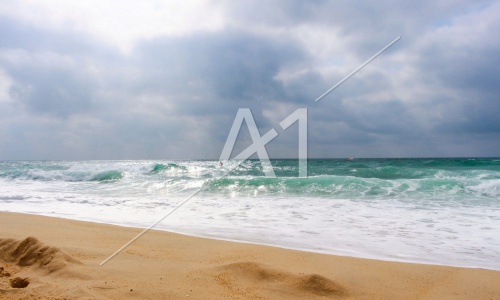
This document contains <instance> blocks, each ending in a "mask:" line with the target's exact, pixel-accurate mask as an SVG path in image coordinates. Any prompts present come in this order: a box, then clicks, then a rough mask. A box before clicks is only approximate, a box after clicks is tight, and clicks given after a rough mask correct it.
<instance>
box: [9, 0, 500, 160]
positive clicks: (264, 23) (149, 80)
mask: <svg viewBox="0 0 500 300" xmlns="http://www.w3.org/2000/svg"><path fill="white" fill-rule="evenodd" d="M498 28H500V2H499V1H461V0H456V1H455V0H445V1H434V0H432V1H430V0H422V1H394V0H380V1H320V0H318V1H293V0H290V1H288V0H276V1H246V0H242V1H229V0H227V1H201V0H196V1H150V0H145V1H131V0H120V1H118V0H110V1H97V0H88V1H57V0H45V1H34V0H18V1H2V2H0V160H87V159H218V158H219V156H220V154H221V152H222V149H223V147H224V144H225V142H226V139H227V137H228V134H229V131H230V129H231V126H232V124H233V121H234V119H235V117H236V114H237V112H238V109H239V108H250V109H251V112H252V114H253V118H254V119H255V122H256V124H257V126H258V129H259V131H260V135H261V136H263V135H264V134H265V133H267V132H268V131H269V130H271V129H273V128H274V129H275V130H276V131H277V132H278V133H279V135H278V136H277V137H276V138H275V139H274V140H272V141H271V142H269V143H268V144H267V145H266V148H267V151H268V153H269V156H270V157H271V158H296V157H297V155H298V143H299V140H298V124H294V125H292V126H290V127H289V128H288V129H287V130H283V129H281V127H280V125H279V123H280V122H281V121H282V120H283V119H285V118H286V117H287V116H289V115H290V114H291V113H293V112H294V111H295V110H297V109H299V108H306V109H307V112H308V114H307V126H308V135H307V137H308V156H309V157H310V158H345V157H480V156H488V157H498V156H500V38H499V35H498ZM398 36H400V37H401V39H400V40H399V41H398V42H396V43H395V44H394V45H392V46H391V47H390V48H389V49H387V50H386V51H385V52H383V53H382V54H381V55H380V56H378V57H377V58H376V59H374V60H373V61H372V62H371V63H370V64H368V65H367V66H366V67H364V68H363V69H362V70H360V71H359V72H357V73H356V74H355V75H354V76H352V77H351V78H349V79H348V80H347V81H345V82H344V83H343V84H342V85H340V86H339V87H338V88H336V89H335V90H333V91H332V92H331V93H330V94H328V95H327V96H326V97H325V98H323V99H322V100H321V101H318V102H315V101H314V100H315V99H316V98H318V97H319V96H320V95H321V94H323V93H324V92H325V91H327V90H328V89H329V88H330V87H332V86H333V85H335V84H336V83H337V82H339V81H340V80H341V79H343V78H344V77H345V76H346V75H348V74H349V73H351V72H352V71H353V70H355V69H356V68H357V67H359V66H360V65H361V64H362V63H364V62H365V61H366V60H367V59H369V58H370V57H371V56H372V55H374V54H375V53H377V52H378V51H379V50H381V49H382V48H383V47H385V46H386V45H388V44H389V43H390V42H391V41H393V40H394V39H395V38H397V37H398ZM252 143H253V141H252V139H251V137H250V135H249V133H248V128H247V127H246V125H245V124H244V125H243V126H242V127H241V129H240V135H239V136H238V139H237V142H236V147H235V149H234V150H233V155H232V156H236V155H237V154H239V152H241V150H243V149H245V148H246V147H248V146H249V145H251V144H252Z"/></svg>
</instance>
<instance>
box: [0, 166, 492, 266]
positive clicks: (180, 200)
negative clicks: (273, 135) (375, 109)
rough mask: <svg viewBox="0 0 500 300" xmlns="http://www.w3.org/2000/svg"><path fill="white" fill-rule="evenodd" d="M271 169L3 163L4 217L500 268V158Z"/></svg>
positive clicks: (1, 205)
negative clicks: (301, 174) (62, 220)
mask: <svg viewBox="0 0 500 300" xmlns="http://www.w3.org/2000/svg"><path fill="white" fill-rule="evenodd" d="M271 164H272V167H273V170H274V172H275V174H276V177H275V178H271V177H266V175H265V172H264V171H265V170H264V169H263V167H262V164H261V162H260V161H259V160H245V161H226V162H224V164H223V165H221V164H220V163H219V162H218V161H215V160H155V161H152V160H90V161H1V162H0V210H1V211H7V212H20V213H28V214H36V215H44V216H51V217H59V218H67V219H75V220H84V221H93V222H100V223H107V224H116V225H122V226H129V227H141V228H147V227H153V228H154V229H158V230H165V231H170V232H177V233H183V234H188V235H193V236H202V237H209V238H216V239H222V240H231V241H240V242H246V243H256V244H265V245H272V246H277V247H282V248H290V249H298V250H305V251H311V252H319V253H327V254H335V255H344V256H352V257H363V258H374V259H381V260H388V261H402V262H415V263H426V264H438V265H449V266H460V267H475V268H485V269H493V270H500V159H499V158H420V159H406V158H405V159H309V160H308V161H307V177H299V163H298V161H297V160H294V159H273V160H271ZM146 234H147V233H146ZM131 238H133V236H131ZM119 246H121V245H117V247H119ZM110 254H111V253H110ZM103 259H104V258H103Z"/></svg>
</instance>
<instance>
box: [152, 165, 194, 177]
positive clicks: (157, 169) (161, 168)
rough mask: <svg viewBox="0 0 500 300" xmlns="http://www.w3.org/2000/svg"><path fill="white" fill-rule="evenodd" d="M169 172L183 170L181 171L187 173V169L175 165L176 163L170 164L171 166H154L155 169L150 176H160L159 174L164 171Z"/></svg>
mask: <svg viewBox="0 0 500 300" xmlns="http://www.w3.org/2000/svg"><path fill="white" fill-rule="evenodd" d="M168 170H181V171H187V168H186V167H184V166H181V165H178V164H174V163H169V164H166V165H165V164H160V163H158V164H154V165H153V169H152V170H151V171H150V172H148V173H149V174H158V173H161V172H164V171H168Z"/></svg>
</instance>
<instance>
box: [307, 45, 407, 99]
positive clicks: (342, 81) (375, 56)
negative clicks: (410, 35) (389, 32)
mask: <svg viewBox="0 0 500 300" xmlns="http://www.w3.org/2000/svg"><path fill="white" fill-rule="evenodd" d="M399 39H401V37H400V36H398V37H397V38H396V39H395V40H394V41H392V42H390V43H389V44H388V45H387V46H385V47H384V48H383V49H382V50H380V51H379V52H377V53H376V54H375V55H373V56H372V57H370V58H369V59H368V60H367V61H365V62H364V63H363V64H362V65H361V66H359V67H358V68H357V69H356V70H354V71H352V72H351V74H349V75H347V76H346V77H344V79H342V80H341V81H339V82H338V83H337V84H336V85H334V86H332V87H331V88H330V89H329V90H328V91H326V92H324V93H323V95H321V96H319V97H318V98H317V99H316V100H314V102H318V101H319V100H321V99H323V98H324V97H325V96H326V95H328V94H330V93H331V92H332V91H333V90H334V89H336V88H337V87H338V86H339V85H341V84H342V83H344V81H346V80H347V79H349V78H351V76H352V75H354V74H356V73H357V72H358V71H359V70H361V69H363V68H364V67H365V66H366V65H367V64H369V63H370V62H371V61H372V60H374V59H375V58H377V56H379V55H380V54H382V52H384V51H385V50H387V48H389V47H390V46H392V45H393V44H394V43H396V42H397V41H399Z"/></svg>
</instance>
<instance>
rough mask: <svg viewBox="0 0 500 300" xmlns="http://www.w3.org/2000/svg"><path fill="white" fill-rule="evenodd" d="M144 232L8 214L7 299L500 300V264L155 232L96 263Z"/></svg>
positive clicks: (3, 224) (1, 257) (2, 241)
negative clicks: (416, 260) (383, 256)
mask: <svg viewBox="0 0 500 300" xmlns="http://www.w3.org/2000/svg"><path fill="white" fill-rule="evenodd" d="M140 231H141V230H140V229H135V228H126V227H118V226H112V225H105V224H97V223H89V222H79V221H72V220H65V219H58V218H49V217H43V216H34V215H27V214H17V213H5V212H1V213H0V298H2V299H3V298H5V299H499V298H500V285H499V284H498V283H499V282H500V272H499V271H492V270H484V269H467V268H455V267H445V266H433V265H421V264H409V263H397V262H386V261H378V260H368V259H358V258H349V257H340V256H333V255H324V254H317V253H309V252H302V251H294V250H286V249H280V248H274V247H268V246H260V245H253V244H244V243H234V242H226V241H219V240H212V239H204V238H197V237H190V236H184V235H179V234H173V233H168V232H163V231H155V230H151V231H149V232H147V233H146V234H145V235H144V236H142V237H141V238H140V239H138V240H137V241H136V242H135V243H133V244H132V245H130V247H128V248H126V249H125V250H124V251H123V252H121V253H120V254H118V255H117V256H116V257H114V258H113V259H111V260H109V262H107V263H106V264H105V265H103V266H100V265H99V264H100V263H101V262H102V261H103V260H104V259H106V258H107V257H108V256H109V255H111V254H112V253H113V252H114V251H116V250H117V249H118V248H120V247H121V246H122V245H124V244H125V243H126V242H128V241H129V240H130V239H131V238H133V237H134V236H135V235H137V234H138V233H139V232H140ZM26 284H27V286H25V287H22V285H26ZM16 286H17V287H16Z"/></svg>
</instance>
